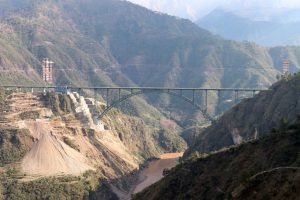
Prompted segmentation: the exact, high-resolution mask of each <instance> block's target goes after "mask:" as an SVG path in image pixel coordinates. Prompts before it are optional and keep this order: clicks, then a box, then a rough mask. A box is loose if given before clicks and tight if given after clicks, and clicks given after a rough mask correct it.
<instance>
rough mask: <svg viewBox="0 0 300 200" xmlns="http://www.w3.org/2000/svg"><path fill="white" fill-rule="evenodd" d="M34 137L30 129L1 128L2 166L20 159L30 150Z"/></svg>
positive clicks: (0, 162) (0, 151)
mask: <svg viewBox="0 0 300 200" xmlns="http://www.w3.org/2000/svg"><path fill="white" fill-rule="evenodd" d="M31 143H32V138H31V137H30V134H29V132H28V130H23V129H1V130H0V166H3V165H4V164H9V163H12V162H17V161H20V159H21V158H22V157H23V156H24V155H25V153H26V152H27V151H28V150H29V146H30V144H31Z"/></svg>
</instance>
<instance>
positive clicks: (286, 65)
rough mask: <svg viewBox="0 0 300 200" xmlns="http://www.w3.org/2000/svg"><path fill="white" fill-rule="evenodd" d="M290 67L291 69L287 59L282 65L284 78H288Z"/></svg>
mask: <svg viewBox="0 0 300 200" xmlns="http://www.w3.org/2000/svg"><path fill="white" fill-rule="evenodd" d="M289 67H290V61H289V60H287V59H285V60H283V63H282V74H283V76H284V77H287V76H288V75H289Z"/></svg>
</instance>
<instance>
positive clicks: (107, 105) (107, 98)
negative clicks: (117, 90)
mask: <svg viewBox="0 0 300 200" xmlns="http://www.w3.org/2000/svg"><path fill="white" fill-rule="evenodd" d="M108 91H109V89H108V88H107V89H106V107H109V97H108Z"/></svg>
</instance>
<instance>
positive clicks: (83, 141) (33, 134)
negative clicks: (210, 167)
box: [0, 90, 186, 199]
mask: <svg viewBox="0 0 300 200" xmlns="http://www.w3.org/2000/svg"><path fill="white" fill-rule="evenodd" d="M71 96H72V97H73V98H72V97H71ZM74 96H76V97H74ZM74 98H75V99H74ZM77 99H78V101H80V100H81V101H83V102H84V103H83V102H82V103H81V104H76V103H77ZM0 105H1V114H2V115H1V124H0V130H1V138H0V139H1V140H0V142H1V143H0V166H1V167H3V168H0V169H1V170H0V173H1V174H2V175H3V179H1V183H2V184H3V188H4V191H3V192H2V194H3V195H4V196H5V197H6V198H7V199H10V198H11V199H14V195H17V194H21V197H22V198H21V199H30V198H44V197H42V196H40V195H42V194H35V195H37V196H34V194H33V193H31V192H26V191H27V189H25V188H27V187H29V186H30V184H33V185H34V187H37V189H38V190H41V187H42V186H41V185H40V184H42V183H43V182H45V181H46V182H47V181H49V182H65V183H62V185H64V186H62V187H67V185H69V184H72V183H74V184H75V186H74V188H76V187H81V190H79V191H77V192H78V193H76V192H75V193H74V191H73V192H71V191H69V192H70V193H68V192H67V193H64V194H62V195H66V196H72V195H75V194H76V195H79V196H80V195H86V193H87V194H89V195H94V196H96V197H97V196H98V197H100V196H101V195H104V196H105V195H113V196H116V194H115V193H117V194H118V193H125V194H126V192H130V191H129V189H130V185H131V184H132V183H133V180H134V176H133V174H134V173H135V172H136V171H137V170H139V169H140V167H142V165H143V163H144V162H145V161H146V160H147V159H150V158H153V157H157V156H159V155H160V154H161V153H163V152H172V151H182V150H184V149H185V148H186V143H185V142H184V140H183V139H181V138H180V137H179V134H178V132H179V131H180V129H179V128H178V127H176V126H174V127H172V128H170V127H166V126H164V125H163V124H162V123H160V120H156V121H152V122H151V123H150V122H144V121H143V120H142V119H140V118H137V117H129V116H126V115H124V114H123V113H121V112H120V111H118V110H115V111H113V112H111V113H110V115H108V116H106V117H105V118H104V119H103V121H102V122H99V121H97V120H93V119H92V118H91V116H93V113H92V112H93V109H98V110H99V111H100V110H101V109H103V106H105V104H103V103H101V102H97V101H94V100H93V99H91V98H83V97H81V96H79V95H78V94H75V95H73V94H69V95H66V94H58V93H48V94H46V95H43V94H42V93H29V92H12V91H4V90H1V104H0ZM93 105H94V107H93ZM162 138H163V139H162ZM82 174H84V176H83V177H82ZM50 176H61V177H62V180H61V179H56V178H54V179H51V178H49V177H50ZM73 176H79V177H81V178H79V179H78V178H75V179H74V177H73ZM42 177H46V179H42V180H43V181H41V182H39V181H38V180H37V179H40V178H42ZM63 177H66V179H67V180H66V181H63ZM68 177H69V178H68ZM10 179H12V180H14V181H16V182H14V183H16V186H13V185H12V183H10V182H9V181H8V180H10ZM98 179H99V180H98ZM7 181H8V182H7ZM85 181H88V182H89V184H87V185H86V186H85V187H83V186H82V185H81V184H82V183H83V182H85ZM49 184H50V183H49ZM12 187H15V190H14V191H10V188H12ZM51 187H52V186H51ZM53 187H55V186H53ZM105 188H106V189H105ZM111 188H113V189H111ZM28 195H29V196H28ZM44 195H46V196H47V195H51V191H47V192H46V193H45V194H44ZM52 195H53V194H52ZM55 197H57V196H55ZM45 198H46V197H45ZM75 199H77V197H76V198H75ZM79 199H80V198H79ZM105 199H107V197H105Z"/></svg>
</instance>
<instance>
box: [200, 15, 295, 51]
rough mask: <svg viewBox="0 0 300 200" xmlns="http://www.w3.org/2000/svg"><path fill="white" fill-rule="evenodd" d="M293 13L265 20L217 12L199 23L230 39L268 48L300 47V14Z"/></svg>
mask: <svg viewBox="0 0 300 200" xmlns="http://www.w3.org/2000/svg"><path fill="white" fill-rule="evenodd" d="M292 13H294V14H291V13H290V12H282V13H279V14H277V15H274V16H273V17H272V18H271V19H269V20H266V21H263V20H253V19H251V18H248V17H243V16H240V15H239V13H235V12H233V11H225V10H222V9H216V10H214V11H212V12H211V13H209V14H208V15H206V16H204V17H203V18H201V19H200V20H198V21H197V24H198V25H199V26H200V27H203V28H205V29H207V30H209V31H211V32H212V33H214V34H217V35H220V36H222V37H224V38H226V39H232V40H237V41H244V40H246V41H252V42H256V43H258V44H262V45H266V46H280V45H299V38H300V29H299V28H298V27H299V23H300V20H299V15H298V16H297V13H299V11H298V12H296V11H295V12H292Z"/></svg>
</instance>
